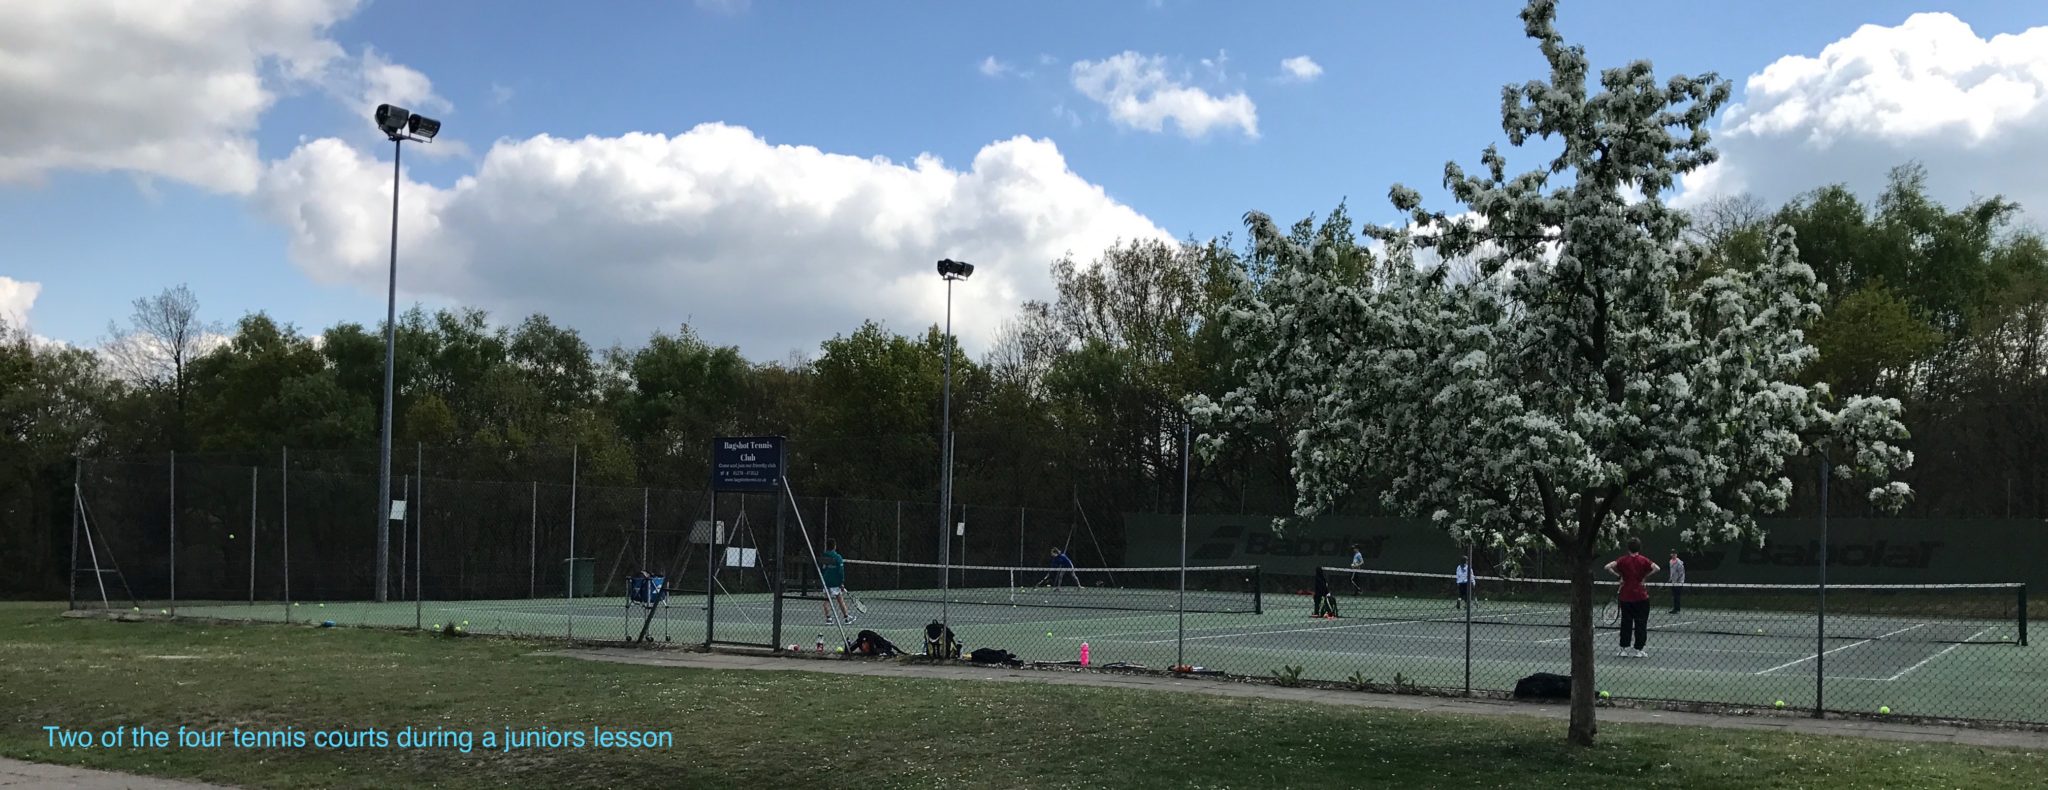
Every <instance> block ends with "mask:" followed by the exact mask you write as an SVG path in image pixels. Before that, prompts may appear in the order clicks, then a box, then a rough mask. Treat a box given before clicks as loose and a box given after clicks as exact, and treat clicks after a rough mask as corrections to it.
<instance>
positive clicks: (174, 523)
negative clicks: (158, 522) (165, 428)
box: [170, 450, 178, 617]
mask: <svg viewBox="0 0 2048 790" xmlns="http://www.w3.org/2000/svg"><path fill="white" fill-rule="evenodd" d="M170 613H171V616H172V617H176V616H178V451H176V450H172V451H171V608H170Z"/></svg>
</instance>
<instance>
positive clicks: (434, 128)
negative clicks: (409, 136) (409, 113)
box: [407, 115, 441, 140]
mask: <svg viewBox="0 0 2048 790" xmlns="http://www.w3.org/2000/svg"><path fill="white" fill-rule="evenodd" d="M407 126H408V128H410V129H411V130H412V133H413V136H414V137H418V138H420V139H422V140H432V139H434V135H437V134H440V133H441V122H440V121H437V120H434V119H432V118H428V117H427V116H424V115H414V116H413V117H412V118H411V119H410V120H409V121H408V122H407Z"/></svg>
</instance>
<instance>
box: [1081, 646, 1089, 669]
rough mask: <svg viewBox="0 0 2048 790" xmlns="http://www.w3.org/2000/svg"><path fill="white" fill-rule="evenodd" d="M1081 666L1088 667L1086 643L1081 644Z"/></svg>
mask: <svg viewBox="0 0 2048 790" xmlns="http://www.w3.org/2000/svg"><path fill="white" fill-rule="evenodd" d="M1081 666H1084V667H1085V666H1088V643H1087V642H1082V643H1081Z"/></svg>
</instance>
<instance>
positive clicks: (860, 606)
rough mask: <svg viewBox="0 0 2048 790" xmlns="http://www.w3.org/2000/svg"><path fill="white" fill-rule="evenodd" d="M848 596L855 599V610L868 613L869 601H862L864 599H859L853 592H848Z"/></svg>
mask: <svg viewBox="0 0 2048 790" xmlns="http://www.w3.org/2000/svg"><path fill="white" fill-rule="evenodd" d="M846 597H847V598H851V599H852V600H853V610H854V611H856V612H860V613H861V614H867V613H868V605H867V602H865V601H862V600H861V599H859V598H854V596H853V593H847V594H846Z"/></svg>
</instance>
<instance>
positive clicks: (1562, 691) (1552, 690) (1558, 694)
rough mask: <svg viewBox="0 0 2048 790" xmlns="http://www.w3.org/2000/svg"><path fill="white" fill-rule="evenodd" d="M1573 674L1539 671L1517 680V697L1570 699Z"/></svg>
mask: <svg viewBox="0 0 2048 790" xmlns="http://www.w3.org/2000/svg"><path fill="white" fill-rule="evenodd" d="M1571 696H1572V676H1570V675H1557V674H1552V673H1549V672H1538V673H1536V674H1534V675H1530V676H1528V677H1526V678H1522V679H1521V680H1518V681H1515V697H1516V698H1517V699H1570V698H1571Z"/></svg>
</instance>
